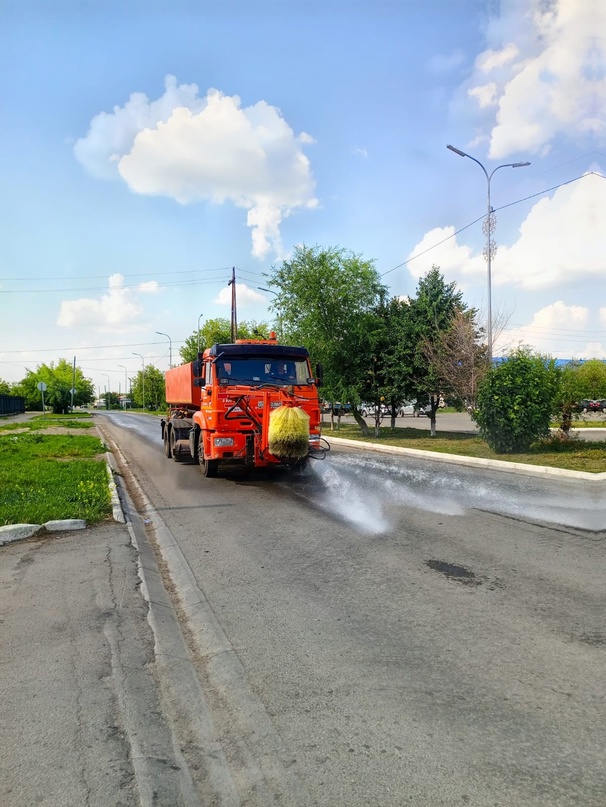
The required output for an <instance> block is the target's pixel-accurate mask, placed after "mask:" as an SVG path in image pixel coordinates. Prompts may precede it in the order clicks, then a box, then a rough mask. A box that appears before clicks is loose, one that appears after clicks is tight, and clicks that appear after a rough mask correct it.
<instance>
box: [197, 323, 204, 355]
mask: <svg viewBox="0 0 606 807" xmlns="http://www.w3.org/2000/svg"><path fill="white" fill-rule="evenodd" d="M203 316H204V314H200V316H199V317H198V353H199V352H200V320H201V319H202V317H203ZM197 358H198V357H197V356H196V359H197Z"/></svg>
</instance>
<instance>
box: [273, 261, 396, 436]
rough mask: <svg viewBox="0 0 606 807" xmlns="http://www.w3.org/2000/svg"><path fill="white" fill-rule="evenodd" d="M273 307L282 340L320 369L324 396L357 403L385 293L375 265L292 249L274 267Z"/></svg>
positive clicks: (358, 417) (358, 418) (360, 420)
mask: <svg viewBox="0 0 606 807" xmlns="http://www.w3.org/2000/svg"><path fill="white" fill-rule="evenodd" d="M269 282H270V284H271V287H272V289H275V290H276V300H275V301H274V303H273V306H272V307H274V308H275V310H276V311H279V312H280V319H281V324H282V329H283V332H284V334H285V336H284V341H286V342H290V343H291V344H299V345H304V346H305V347H307V349H308V350H309V353H310V356H311V358H312V362H313V363H316V362H321V363H322V364H323V367H324V386H325V392H324V396H325V397H326V398H327V399H329V400H330V401H332V402H335V401H341V402H351V403H352V412H353V415H354V417H355V419H356V421H357V422H358V424H359V425H360V426H361V428H362V430H363V431H364V430H365V429H366V428H367V427H366V423H365V422H364V420H363V418H362V417H361V415H360V413H359V411H358V409H357V404H358V403H359V402H360V397H359V396H360V389H361V388H362V386H363V382H364V378H365V373H366V371H367V364H368V356H370V355H372V339H373V337H372V334H373V332H374V331H375V330H376V328H377V316H376V312H375V309H376V307H377V305H378V304H379V303H380V301H381V300H382V299H384V297H385V295H386V288H385V286H383V284H382V283H381V281H380V277H379V275H378V273H377V271H376V269H375V266H374V262H373V261H371V260H364V259H362V257H361V256H359V255H355V254H354V253H352V252H349V251H347V250H345V249H341V248H338V247H327V248H323V247H320V246H315V247H307V246H305V245H302V246H298V247H295V250H294V253H293V256H292V258H291V259H290V260H288V261H284V262H283V263H282V264H281V265H280V266H277V267H273V269H272V273H271V275H270V281H269Z"/></svg>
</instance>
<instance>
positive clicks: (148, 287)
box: [137, 280, 160, 294]
mask: <svg viewBox="0 0 606 807" xmlns="http://www.w3.org/2000/svg"><path fill="white" fill-rule="evenodd" d="M137 291H138V292H140V293H141V294H158V292H159V291H160V286H159V285H158V282H157V281H156V280H148V281H147V283H139V285H138V286H137Z"/></svg>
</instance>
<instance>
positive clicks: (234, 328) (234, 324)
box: [227, 266, 238, 343]
mask: <svg viewBox="0 0 606 807" xmlns="http://www.w3.org/2000/svg"><path fill="white" fill-rule="evenodd" d="M227 285H228V286H231V341H232V343H233V342H235V341H236V339H237V338H238V315H237V313H236V267H235V266H234V267H232V270H231V280H230V281H229V283H228V284H227Z"/></svg>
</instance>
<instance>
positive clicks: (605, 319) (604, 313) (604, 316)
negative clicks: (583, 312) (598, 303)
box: [600, 308, 606, 325]
mask: <svg viewBox="0 0 606 807" xmlns="http://www.w3.org/2000/svg"><path fill="white" fill-rule="evenodd" d="M600 321H601V322H602V323H603V324H604V325H606V308H600Z"/></svg>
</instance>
